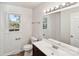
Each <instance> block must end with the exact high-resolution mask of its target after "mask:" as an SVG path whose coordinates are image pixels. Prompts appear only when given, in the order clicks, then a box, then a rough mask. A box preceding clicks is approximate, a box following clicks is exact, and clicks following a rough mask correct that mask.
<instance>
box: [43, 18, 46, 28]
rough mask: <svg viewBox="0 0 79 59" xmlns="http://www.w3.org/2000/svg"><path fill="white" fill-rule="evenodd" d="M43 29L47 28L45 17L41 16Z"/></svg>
mask: <svg viewBox="0 0 79 59" xmlns="http://www.w3.org/2000/svg"><path fill="white" fill-rule="evenodd" d="M43 29H47V17H44V18H43Z"/></svg>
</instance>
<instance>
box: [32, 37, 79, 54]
mask: <svg viewBox="0 0 79 59" xmlns="http://www.w3.org/2000/svg"><path fill="white" fill-rule="evenodd" d="M33 54H34V56H45V55H46V56H79V48H76V47H73V46H70V45H68V44H65V43H62V42H59V41H56V40H54V39H49V40H47V39H43V40H41V41H38V42H33Z"/></svg>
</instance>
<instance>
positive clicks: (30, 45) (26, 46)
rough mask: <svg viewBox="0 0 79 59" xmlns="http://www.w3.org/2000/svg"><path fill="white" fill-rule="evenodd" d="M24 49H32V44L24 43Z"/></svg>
mask: <svg viewBox="0 0 79 59" xmlns="http://www.w3.org/2000/svg"><path fill="white" fill-rule="evenodd" d="M24 50H25V51H29V50H32V44H26V45H24Z"/></svg>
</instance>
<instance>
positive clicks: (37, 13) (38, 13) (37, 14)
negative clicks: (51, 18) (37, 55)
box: [32, 2, 61, 38]
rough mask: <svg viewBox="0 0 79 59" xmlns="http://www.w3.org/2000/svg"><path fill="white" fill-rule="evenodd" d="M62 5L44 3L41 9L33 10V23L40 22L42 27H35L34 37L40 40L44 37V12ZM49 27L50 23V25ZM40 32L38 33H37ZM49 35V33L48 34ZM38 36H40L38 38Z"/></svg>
mask: <svg viewBox="0 0 79 59" xmlns="http://www.w3.org/2000/svg"><path fill="white" fill-rule="evenodd" d="M59 4H61V3H60V2H48V3H43V4H42V5H40V6H39V7H37V8H34V9H33V13H32V14H33V17H32V18H33V22H34V21H39V22H40V25H39V26H37V27H38V28H37V27H35V25H33V29H34V30H33V31H32V32H33V34H32V35H33V36H35V37H37V38H39V37H42V34H43V30H42V20H43V17H44V10H47V9H49V8H52V7H54V6H56V5H59ZM48 25H49V23H48ZM36 30H38V31H36ZM47 31H49V29H47ZM47 34H48V33H47ZM37 35H38V36H37Z"/></svg>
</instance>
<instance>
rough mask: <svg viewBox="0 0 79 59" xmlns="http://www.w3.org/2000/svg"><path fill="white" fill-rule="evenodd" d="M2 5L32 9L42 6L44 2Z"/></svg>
mask: <svg viewBox="0 0 79 59" xmlns="http://www.w3.org/2000/svg"><path fill="white" fill-rule="evenodd" d="M1 3H3V4H9V5H16V6H21V7H26V8H31V9H32V8H35V7H37V6H39V5H40V4H42V2H1Z"/></svg>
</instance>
